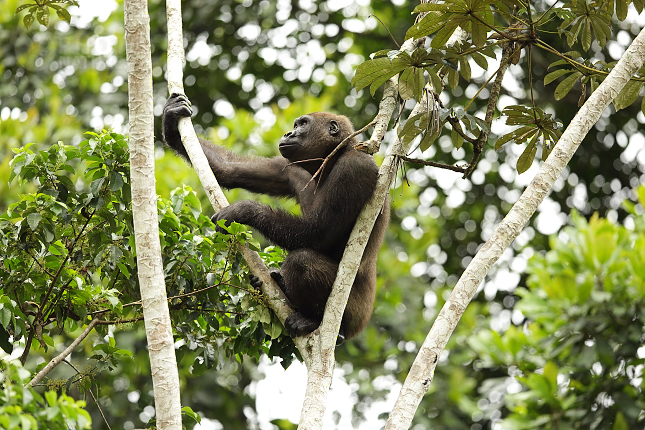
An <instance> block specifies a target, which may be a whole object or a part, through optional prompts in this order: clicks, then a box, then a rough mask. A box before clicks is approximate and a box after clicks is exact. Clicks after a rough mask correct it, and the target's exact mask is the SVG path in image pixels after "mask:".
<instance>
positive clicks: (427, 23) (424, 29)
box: [405, 12, 452, 40]
mask: <svg viewBox="0 0 645 430" xmlns="http://www.w3.org/2000/svg"><path fill="white" fill-rule="evenodd" d="M446 15H449V16H446ZM451 15H452V14H445V13H440V12H430V13H428V14H427V15H426V16H424V17H423V18H422V19H421V21H419V22H417V23H416V24H414V25H413V26H412V27H410V28H409V29H408V31H407V32H406V33H405V40H408V39H410V38H414V39H418V38H420V37H423V36H427V35H429V34H432V33H434V32H435V31H437V30H439V29H440V28H441V27H442V26H443V25H444V23H445V22H446V19H447V18H448V19H449V18H450V16H451Z"/></svg>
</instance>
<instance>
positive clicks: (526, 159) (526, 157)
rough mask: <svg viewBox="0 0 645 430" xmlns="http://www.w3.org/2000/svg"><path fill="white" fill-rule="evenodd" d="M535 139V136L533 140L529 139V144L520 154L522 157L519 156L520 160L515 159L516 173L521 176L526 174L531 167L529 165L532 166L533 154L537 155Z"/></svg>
mask: <svg viewBox="0 0 645 430" xmlns="http://www.w3.org/2000/svg"><path fill="white" fill-rule="evenodd" d="M535 137H537V135H536V136H534V138H533V139H531V141H530V142H529V144H528V145H527V146H526V148H525V149H524V152H522V155H520V158H518V159H517V166H516V168H517V173H520V174H522V173H524V172H526V171H527V170H529V168H530V167H531V164H533V160H534V159H535V154H536V153H537V144H536V140H537V139H536V138H535Z"/></svg>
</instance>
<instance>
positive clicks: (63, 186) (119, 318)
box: [0, 132, 294, 389]
mask: <svg viewBox="0 0 645 430" xmlns="http://www.w3.org/2000/svg"><path fill="white" fill-rule="evenodd" d="M89 135H90V139H88V140H86V141H83V142H81V144H80V145H79V147H78V148H77V147H74V146H68V145H64V144H62V143H57V144H54V145H52V146H51V147H50V148H49V149H47V150H42V151H37V152H34V151H32V150H31V149H30V147H29V146H28V147H25V148H21V149H17V150H15V152H16V155H15V157H14V159H13V160H12V177H18V178H19V179H20V180H22V181H34V182H36V183H37V184H38V188H37V190H36V191H35V192H33V193H29V194H24V195H22V196H21V199H20V201H18V202H16V203H13V204H11V205H10V207H9V210H8V211H7V213H6V214H4V215H2V216H0V242H1V243H2V247H3V249H4V250H5V251H4V253H3V254H2V255H0V279H1V280H2V281H0V310H1V316H2V318H1V321H0V322H1V323H2V327H1V328H0V334H2V335H3V336H0V346H1V347H2V348H3V349H4V350H5V351H6V352H11V351H12V348H13V345H12V343H13V344H15V343H17V342H19V341H20V340H21V339H23V338H24V339H26V348H25V351H24V353H23V356H22V360H23V362H25V360H26V358H27V356H28V354H29V352H30V350H31V349H33V350H37V349H41V350H43V351H45V352H46V351H48V349H49V348H50V347H52V346H54V345H55V342H54V340H53V337H54V336H55V335H54V333H55V332H59V331H60V330H65V331H68V332H74V331H75V330H76V329H77V328H78V327H82V326H84V325H85V324H86V323H88V322H89V320H90V319H91V318H93V317H96V316H97V315H99V316H100V317H101V322H100V324H101V325H100V326H99V327H101V328H100V329H99V331H101V332H102V333H104V334H105V333H106V331H105V327H106V326H107V325H116V326H122V325H123V324H127V323H133V322H136V321H140V320H141V319H142V316H141V309H140V306H141V304H140V297H139V290H138V281H137V268H136V258H135V253H136V249H135V248H134V234H133V233H134V232H133V225H132V214H131V209H130V183H129V161H128V147H127V141H126V139H125V138H124V137H123V136H122V135H119V134H117V133H113V132H103V133H89ZM77 172H82V173H80V174H79V173H77ZM158 205H159V227H160V240H161V245H162V255H163V264H164V270H165V279H166V285H167V293H168V296H169V305H170V308H171V318H172V320H173V321H174V329H175V333H176V335H175V338H176V340H177V341H182V343H183V346H182V347H181V348H180V349H179V350H178V356H179V360H181V358H182V356H183V355H184V354H186V353H187V352H189V351H198V352H199V354H198V355H194V354H191V358H192V359H193V360H194V362H193V363H192V373H193V374H194V375H199V374H201V373H203V372H204V371H205V370H206V369H209V368H213V367H214V368H215V369H221V368H222V367H223V366H224V362H225V358H226V357H234V356H235V357H237V358H238V360H242V357H243V356H250V357H256V358H257V357H259V355H260V354H261V353H266V354H268V355H269V356H279V357H281V358H282V359H283V360H284V361H283V364H284V365H285V367H286V366H288V365H289V363H290V362H291V360H293V352H294V346H293V343H292V342H291V339H290V338H289V337H287V336H281V333H282V326H281V324H280V322H279V321H278V320H277V318H276V317H275V316H274V315H273V314H272V313H271V312H269V310H268V308H267V307H265V306H264V305H263V304H262V300H263V299H262V296H261V294H259V293H258V292H256V291H255V290H253V289H252V288H250V287H249V284H248V281H247V280H246V275H245V274H246V272H247V269H246V266H245V263H244V262H243V260H242V259H241V253H240V252H239V251H238V248H237V247H238V244H244V243H248V244H249V245H251V246H255V247H257V246H258V245H257V243H255V242H254V241H253V240H252V238H251V236H250V234H249V233H248V232H247V231H246V230H245V229H244V227H242V226H240V225H239V224H232V225H231V227H229V229H228V234H223V233H219V232H215V229H214V226H213V224H212V223H211V222H210V220H209V219H208V218H207V217H206V216H205V215H203V214H202V213H201V205H200V203H199V200H198V199H197V198H196V196H195V194H194V193H193V192H192V191H191V190H190V189H189V188H188V187H184V188H180V189H177V190H175V191H174V192H173V193H172V195H171V198H170V200H164V199H159V201H158ZM262 255H263V256H264V257H265V259H266V260H267V262H268V264H270V265H276V264H277V262H278V261H281V258H282V254H281V253H279V252H275V250H271V249H269V250H267V251H266V252H263V253H262ZM9 336H12V343H11V342H10V341H9ZM93 350H94V355H93V356H92V357H91V358H92V363H93V364H91V367H92V368H93V369H94V370H96V371H102V370H111V369H114V368H115V367H117V366H119V363H120V362H121V361H122V360H124V359H125V360H127V359H129V358H131V356H132V353H131V352H129V351H127V350H124V349H122V348H119V347H118V346H117V345H116V344H115V341H114V337H109V338H107V342H100V343H97V344H96V345H94V348H93ZM90 373H92V372H90ZM86 376H93V373H92V374H90V375H88V374H87V372H86V373H83V372H81V374H80V375H78V376H77V375H73V376H72V377H71V378H69V380H68V381H67V384H66V385H67V387H69V386H70V384H75V385H76V386H79V388H84V389H89V388H90V386H91V379H92V378H91V377H90V378H86Z"/></svg>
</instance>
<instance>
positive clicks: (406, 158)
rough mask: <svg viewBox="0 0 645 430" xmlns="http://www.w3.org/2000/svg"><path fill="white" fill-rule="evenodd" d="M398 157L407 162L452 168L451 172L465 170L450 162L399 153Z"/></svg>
mask: <svg viewBox="0 0 645 430" xmlns="http://www.w3.org/2000/svg"><path fill="white" fill-rule="evenodd" d="M399 158H400V159H401V160H403V161H407V162H409V163H416V164H423V165H424V166H430V167H438V168H440V169H446V170H452V171H453V172H457V173H464V172H465V171H466V168H464V167H459V166H453V165H451V164H442V163H435V162H434V161H427V160H421V159H419V158H410V157H406V156H404V155H399Z"/></svg>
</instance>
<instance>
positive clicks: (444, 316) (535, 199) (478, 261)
mask: <svg viewBox="0 0 645 430" xmlns="http://www.w3.org/2000/svg"><path fill="white" fill-rule="evenodd" d="M644 61H645V30H642V31H641V32H640V34H639V35H638V36H637V37H636V39H634V41H633V42H632V44H631V46H630V47H629V48H628V49H627V52H625V54H623V56H622V57H621V59H620V61H619V62H618V64H616V66H615V67H614V69H613V70H612V71H611V73H610V74H609V76H608V77H607V78H606V79H605V80H604V82H603V83H602V84H600V86H599V87H598V89H597V90H596V91H594V92H593V94H592V95H591V97H589V100H587V102H586V103H585V104H584V106H583V107H582V108H581V109H580V111H579V112H578V113H577V114H576V116H575V117H574V118H573V120H572V121H571V123H570V124H569V126H568V127H567V129H566V130H565V132H564V133H563V134H562V137H561V138H560V140H559V141H558V144H557V145H556V146H555V148H554V149H553V151H552V152H551V154H550V155H549V157H548V158H547V160H546V161H545V162H544V164H542V167H541V168H540V170H539V172H538V173H537V175H536V176H535V178H533V180H532V181H531V183H530V184H529V185H528V187H527V188H526V190H525V191H524V193H523V194H522V195H521V196H520V198H519V200H518V201H517V202H516V203H515V205H513V208H512V209H511V210H510V212H509V213H508V215H507V216H506V217H505V218H504V220H502V222H501V223H500V224H499V225H498V226H497V227H496V229H495V231H494V232H493V234H492V236H491V237H490V239H489V240H488V241H487V242H486V243H485V244H484V246H482V248H481V249H480V250H479V252H478V253H477V254H476V255H475V257H474V258H473V260H472V261H471V263H470V264H469V265H468V267H467V268H466V270H465V271H464V273H463V274H462V276H461V278H460V279H459V281H458V282H457V285H455V288H454V289H453V291H452V293H451V294H450V297H449V298H448V300H447V301H446V303H445V304H444V306H443V308H442V309H441V312H439V315H437V318H436V320H435V322H434V324H433V325H432V328H431V329H430V332H429V333H428V336H427V337H426V339H425V341H424V343H423V345H422V346H421V349H420V350H419V354H418V355H417V358H416V359H415V360H414V363H413V364H412V367H411V368H410V372H409V373H408V376H407V378H406V380H405V383H404V384H403V387H402V389H401V392H400V393H399V397H398V399H397V401H396V403H395V405H394V409H393V410H392V413H391V414H390V417H389V419H388V421H387V424H386V426H385V429H386V430H395V429H396V430H402V429H407V428H409V427H410V424H411V423H412V419H413V418H414V413H415V412H416V410H417V408H418V407H419V403H420V402H421V398H422V397H423V395H424V394H425V393H426V392H427V391H428V388H429V387H430V384H431V383H432V379H433V376H434V371H435V368H436V366H437V361H438V358H439V356H440V355H441V352H442V351H443V350H444V348H445V347H446V344H447V343H448V339H449V338H450V335H451V333H452V331H453V330H454V328H455V327H456V325H457V323H458V321H459V319H460V318H461V315H462V314H463V313H464V311H465V310H466V306H468V303H470V301H471V300H472V298H473V296H474V295H475V293H476V292H477V287H478V286H479V284H480V283H481V282H482V280H483V279H484V276H486V274H487V273H488V271H489V270H490V268H491V266H492V265H493V264H494V263H495V262H496V261H497V260H498V259H499V258H500V257H501V255H502V253H503V252H504V251H505V250H506V249H507V248H508V247H509V246H510V244H511V242H512V241H513V239H515V238H516V237H517V235H518V234H519V233H520V231H521V230H522V229H523V228H524V226H525V225H526V223H527V222H528V221H529V219H530V218H531V216H532V215H533V213H534V212H535V211H536V209H537V208H538V206H539V204H540V203H541V202H542V201H543V200H544V198H545V197H546V195H547V194H548V193H549V191H551V189H552V188H553V184H554V182H555V181H556V179H558V177H560V175H561V174H562V171H563V170H564V167H565V166H566V165H567V164H568V163H569V161H570V160H571V158H572V157H573V154H574V153H575V151H576V149H577V148H578V146H579V145H580V143H581V142H582V139H583V138H584V137H585V136H586V134H587V133H588V132H589V130H590V129H591V127H593V126H594V124H596V122H598V120H599V119H600V115H601V114H602V112H603V111H604V110H605V109H606V108H607V106H609V103H611V101H612V100H613V99H614V98H615V97H616V96H617V95H618V93H619V92H620V91H621V89H622V88H623V87H624V86H625V84H626V83H627V82H628V81H629V79H630V78H631V77H632V76H633V75H634V74H635V73H636V72H637V71H638V69H639V68H640V67H641V66H642V65H643V62H644Z"/></svg>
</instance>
